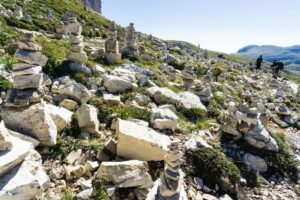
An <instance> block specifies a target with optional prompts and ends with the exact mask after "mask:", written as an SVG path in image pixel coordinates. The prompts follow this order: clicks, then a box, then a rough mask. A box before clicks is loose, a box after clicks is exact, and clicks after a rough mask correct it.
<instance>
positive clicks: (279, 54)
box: [237, 45, 300, 71]
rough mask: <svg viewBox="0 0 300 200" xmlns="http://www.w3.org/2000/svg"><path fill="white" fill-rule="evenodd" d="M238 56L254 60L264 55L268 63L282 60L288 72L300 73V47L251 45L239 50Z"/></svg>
mask: <svg viewBox="0 0 300 200" xmlns="http://www.w3.org/2000/svg"><path fill="white" fill-rule="evenodd" d="M237 54H238V55H240V56H244V57H247V58H252V59H255V58H257V57H258V56H259V55H263V57H264V59H265V60H266V61H269V62H273V60H280V61H282V62H283V63H284V64H285V66H286V67H287V69H288V70H290V71H300V45H294V46H291V47H279V46H274V45H262V46H258V45H249V46H245V47H243V48H241V49H240V50H238V52H237Z"/></svg>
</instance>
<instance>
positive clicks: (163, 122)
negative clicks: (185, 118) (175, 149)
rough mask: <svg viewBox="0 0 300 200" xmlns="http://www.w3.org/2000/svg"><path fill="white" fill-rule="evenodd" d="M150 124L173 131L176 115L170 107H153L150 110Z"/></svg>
mask: <svg viewBox="0 0 300 200" xmlns="http://www.w3.org/2000/svg"><path fill="white" fill-rule="evenodd" d="M151 124H152V126H153V127H154V128H157V129H159V130H164V129H169V130H172V131H175V129H176V128H177V124H178V117H177V115H176V114H175V113H173V112H172V111H171V110H170V109H153V110H152V112H151Z"/></svg>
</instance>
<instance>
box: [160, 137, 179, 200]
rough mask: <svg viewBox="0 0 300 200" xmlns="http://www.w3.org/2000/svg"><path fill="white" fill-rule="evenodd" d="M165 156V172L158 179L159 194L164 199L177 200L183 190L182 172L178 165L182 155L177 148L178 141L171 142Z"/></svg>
mask: <svg viewBox="0 0 300 200" xmlns="http://www.w3.org/2000/svg"><path fill="white" fill-rule="evenodd" d="M169 149H170V150H169V152H168V153H167V155H166V156H165V170H164V172H163V173H162V175H161V177H160V181H161V184H160V186H159V194H160V196H161V197H163V198H164V199H171V198H172V199H173V198H174V199H178V198H176V197H179V196H181V195H180V193H181V191H182V190H183V182H182V180H183V172H182V171H181V170H180V163H181V158H182V156H183V153H182V152H181V151H180V150H179V148H178V141H173V142H172V143H171V145H170V147H169Z"/></svg>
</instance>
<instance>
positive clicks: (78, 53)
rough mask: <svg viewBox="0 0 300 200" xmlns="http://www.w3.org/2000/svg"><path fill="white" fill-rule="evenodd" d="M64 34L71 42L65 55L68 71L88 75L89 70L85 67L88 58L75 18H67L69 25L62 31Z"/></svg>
mask: <svg viewBox="0 0 300 200" xmlns="http://www.w3.org/2000/svg"><path fill="white" fill-rule="evenodd" d="M64 32H65V33H68V34H69V37H70V41H71V48H70V52H69V53H68V55H67V59H68V60H69V61H71V63H70V69H71V71H73V72H83V73H85V74H88V75H90V74H91V70H90V68H88V67H86V66H85V63H87V61H88V56H87V54H86V52H84V51H83V49H84V42H83V36H82V35H81V33H82V26H81V24H80V23H79V22H78V21H77V19H76V17H69V23H68V25H67V26H66V27H65V29H64Z"/></svg>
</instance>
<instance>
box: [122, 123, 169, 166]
mask: <svg viewBox="0 0 300 200" xmlns="http://www.w3.org/2000/svg"><path fill="white" fill-rule="evenodd" d="M116 131H117V137H118V144H117V155H118V156H122V157H124V158H128V159H138V160H142V161H161V160H164V157H165V155H166V153H167V151H168V146H169V145H170V144H171V140H170V138H169V137H168V136H166V135H163V134H161V133H158V132H156V131H154V130H153V129H151V128H147V127H144V126H140V125H138V124H136V123H134V122H130V121H125V120H121V119H118V121H117V123H116Z"/></svg>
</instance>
